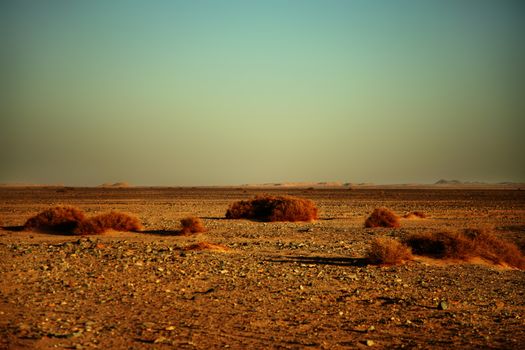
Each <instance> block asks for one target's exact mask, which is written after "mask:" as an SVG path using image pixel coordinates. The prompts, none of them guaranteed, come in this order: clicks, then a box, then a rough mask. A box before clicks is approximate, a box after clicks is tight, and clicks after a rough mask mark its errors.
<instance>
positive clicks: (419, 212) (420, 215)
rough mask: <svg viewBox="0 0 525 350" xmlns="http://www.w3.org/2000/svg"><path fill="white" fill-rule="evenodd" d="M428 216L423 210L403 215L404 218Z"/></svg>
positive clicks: (423, 217)
mask: <svg viewBox="0 0 525 350" xmlns="http://www.w3.org/2000/svg"><path fill="white" fill-rule="evenodd" d="M426 217H427V215H426V214H425V213H423V212H421V211H413V212H410V213H406V214H405V215H403V218H405V219H425V218H426Z"/></svg>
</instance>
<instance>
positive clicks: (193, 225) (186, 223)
mask: <svg viewBox="0 0 525 350" xmlns="http://www.w3.org/2000/svg"><path fill="white" fill-rule="evenodd" d="M180 223H181V225H182V233H183V234H185V235H187V234H190V233H199V232H204V231H206V228H205V227H204V224H203V223H202V221H201V219H199V218H196V217H194V216H191V217H187V218H184V219H182V220H181V221H180Z"/></svg>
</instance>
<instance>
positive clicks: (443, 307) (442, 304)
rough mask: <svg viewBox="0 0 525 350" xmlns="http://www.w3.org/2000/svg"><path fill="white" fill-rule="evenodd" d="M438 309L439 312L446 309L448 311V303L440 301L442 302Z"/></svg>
mask: <svg viewBox="0 0 525 350" xmlns="http://www.w3.org/2000/svg"><path fill="white" fill-rule="evenodd" d="M437 309H438V310H446V309H448V304H447V302H446V301H444V300H442V301H440V302H439V303H438V305H437Z"/></svg>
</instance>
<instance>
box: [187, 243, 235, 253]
mask: <svg viewBox="0 0 525 350" xmlns="http://www.w3.org/2000/svg"><path fill="white" fill-rule="evenodd" d="M183 249H184V250H216V251H227V250H229V248H228V247H226V246H224V245H222V244H214V243H208V242H199V243H195V244H191V245H189V246H186V247H184V248H183Z"/></svg>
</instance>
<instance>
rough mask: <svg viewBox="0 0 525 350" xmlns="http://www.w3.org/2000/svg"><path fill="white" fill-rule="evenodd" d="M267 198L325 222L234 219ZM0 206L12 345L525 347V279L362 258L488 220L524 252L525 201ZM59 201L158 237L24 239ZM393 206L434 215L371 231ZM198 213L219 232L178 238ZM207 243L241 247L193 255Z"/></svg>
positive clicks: (31, 198)
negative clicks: (394, 243) (130, 217)
mask: <svg viewBox="0 0 525 350" xmlns="http://www.w3.org/2000/svg"><path fill="white" fill-rule="evenodd" d="M261 192H266V193H275V194H291V195H296V196H300V197H305V198H309V199H312V200H314V201H315V203H316V204H317V206H318V207H319V210H320V219H319V220H317V221H315V222H312V223H262V222H252V221H246V220H226V219H224V214H225V211H226V209H227V208H228V205H229V204H230V203H232V202H233V201H236V200H240V199H248V198H251V197H253V196H254V195H255V194H257V193H261ZM0 203H1V204H0V220H1V221H2V225H3V229H1V230H0V274H1V278H0V348H3V349H48V348H59V349H60V348H65V349H91V348H99V349H170V348H176V349H211V348H213V349H217V348H230V349H269V348H275V349H304V348H314V349H317V348H319V349H347V348H349V349H359V348H377V349H381V348H384V349H393V348H394V349H395V348H406V349H412V348H421V349H443V348H447V349H481V348H483V349H518V348H522V347H523V344H525V271H520V270H516V269H510V268H505V267H502V266H491V265H489V264H486V263H482V262H478V263H461V262H442V261H436V260H431V259H428V258H417V259H416V260H415V261H413V262H410V263H407V264H405V265H401V266H392V267H380V266H373V265H368V264H367V262H366V260H365V259H363V256H364V255H365V251H366V249H367V246H368V244H369V242H370V240H371V239H372V238H373V237H377V236H393V237H403V236H404V235H406V234H409V233H413V232H422V231H437V230H444V229H463V228H469V227H479V226H484V225H490V226H492V227H494V230H495V232H496V234H497V235H500V236H502V237H505V238H507V239H509V240H513V241H514V242H516V243H517V244H518V245H519V246H520V248H521V250H522V251H523V249H524V247H525V191H519V190H480V189H478V190H474V189H470V190H460V189H420V190H417V189H353V190H348V189H279V190H274V189H264V190H261V189H252V188H127V189H125V188H123V189H101V188H37V187H35V188H0ZM56 204H69V205H74V206H77V207H79V208H81V209H83V210H84V211H86V213H88V214H95V213H100V212H103V211H108V210H113V209H114V210H120V211H125V212H129V213H133V214H135V215H137V216H138V217H140V219H141V221H142V222H143V224H144V226H145V231H144V232H142V233H130V232H127V233H121V232H111V233H108V234H104V235H100V236H87V237H79V236H67V235H58V234H43V233H37V232H27V231H23V230H21V226H22V225H23V224H24V222H25V220H26V219H27V218H29V217H30V216H32V215H34V214H36V213H38V212H39V211H41V210H43V209H46V208H49V207H50V206H52V205H56ZM379 206H386V207H389V208H390V209H392V210H394V211H395V212H396V213H398V214H404V213H406V212H409V211H414V210H418V211H422V212H424V213H426V214H427V215H428V218H426V219H420V220H407V219H403V220H402V226H401V228H399V229H365V228H364V227H363V223H364V220H365V218H366V216H367V215H368V214H369V213H370V212H371V211H372V210H373V209H374V208H376V207H379ZM188 215H194V216H198V217H201V218H203V220H204V222H205V225H206V227H207V228H208V231H207V232H206V233H202V234H198V235H195V236H178V235H177V230H178V229H179V220H180V219H181V218H183V217H185V216H188ZM202 241H205V242H210V243H215V244H220V245H224V246H225V247H227V248H228V249H227V250H225V251H212V250H204V251H188V250H184V247H186V246H189V245H190V244H192V243H195V242H202ZM443 301H444V302H446V307H445V308H444V309H442V308H441V309H440V308H438V307H437V306H438V304H440V303H441V302H443ZM442 305H445V304H442Z"/></svg>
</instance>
